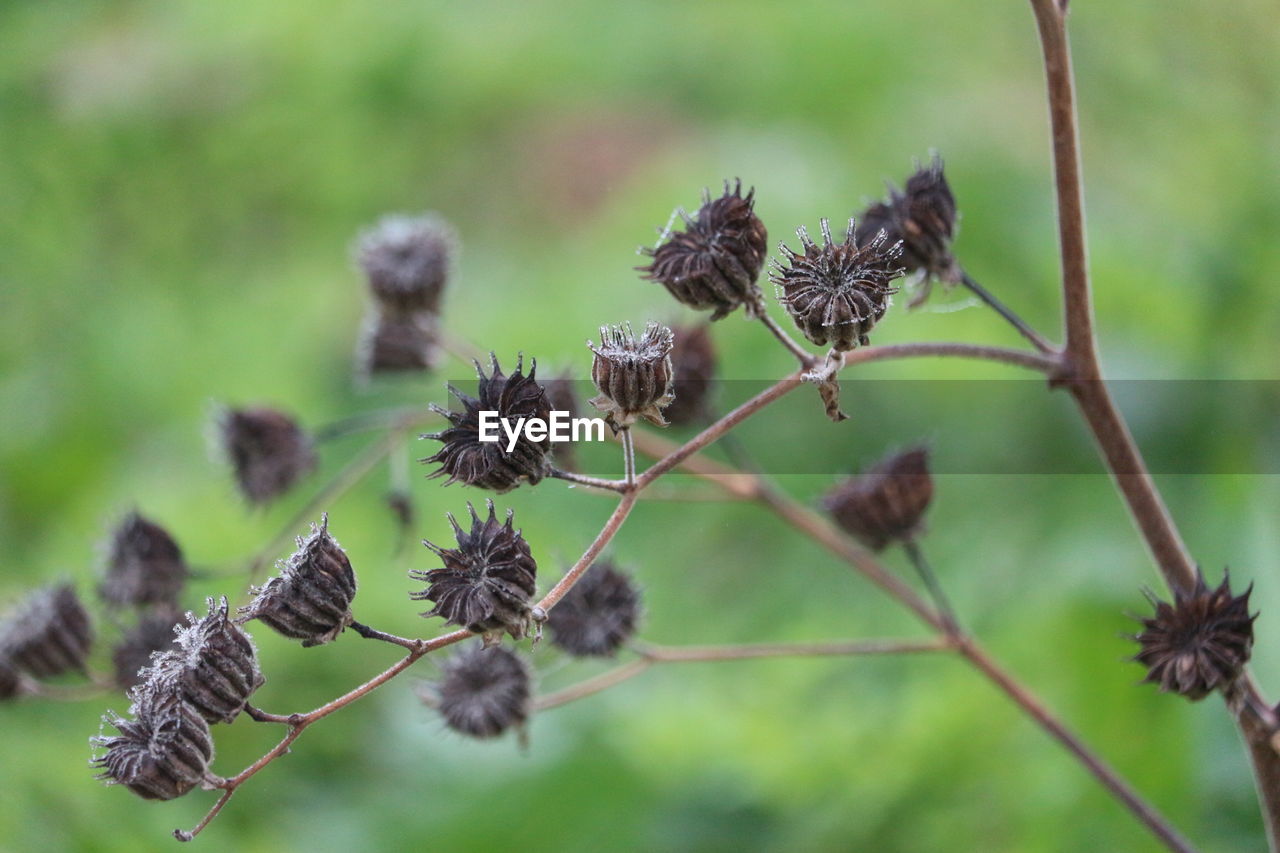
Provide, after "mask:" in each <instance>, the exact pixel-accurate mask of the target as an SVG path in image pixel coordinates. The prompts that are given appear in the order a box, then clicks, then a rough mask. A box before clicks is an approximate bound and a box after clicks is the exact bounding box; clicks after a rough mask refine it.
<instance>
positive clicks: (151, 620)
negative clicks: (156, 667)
mask: <svg viewBox="0 0 1280 853" xmlns="http://www.w3.org/2000/svg"><path fill="white" fill-rule="evenodd" d="M179 621H180V618H179V616H178V614H177V613H176V612H174V611H159V612H156V613H150V614H147V615H145V616H143V617H142V618H141V619H139V620H138V624H137V625H135V626H133V627H132V628H131V629H129V631H127V632H126V633H125V635H124V637H122V638H121V640H120V642H119V643H118V644H117V645H116V647H115V648H114V649H112V651H111V663H112V667H113V670H114V672H115V681H116V684H117V685H118V686H120V687H122V688H125V689H128V688H130V687H134V686H136V685H138V684H140V683H142V680H143V679H142V676H141V674H140V673H141V670H143V669H144V668H146V667H148V666H150V665H151V662H152V661H151V659H152V657H153V656H154V655H156V654H158V653H160V652H167V651H169V650H171V649H173V648H175V646H176V645H177V640H178V638H177V637H176V636H175V629H176V628H177V627H178V623H179Z"/></svg>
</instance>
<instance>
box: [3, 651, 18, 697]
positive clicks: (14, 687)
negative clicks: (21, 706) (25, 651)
mask: <svg viewBox="0 0 1280 853" xmlns="http://www.w3.org/2000/svg"><path fill="white" fill-rule="evenodd" d="M21 692H22V678H21V677H20V676H19V675H18V671H17V670H16V669H14V668H13V665H12V664H11V663H9V661H8V660H6V659H5V658H3V657H0V702H5V701H7V700H9V699H15V698H17V696H18V694H19V693H21Z"/></svg>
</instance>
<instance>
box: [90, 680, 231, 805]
mask: <svg viewBox="0 0 1280 853" xmlns="http://www.w3.org/2000/svg"><path fill="white" fill-rule="evenodd" d="M131 713H132V714H133V715H134V719H132V720H127V719H124V718H122V717H119V716H117V715H115V714H108V715H107V716H106V717H104V718H103V722H104V723H110V724H111V725H113V726H114V727H115V728H116V730H117V731H118V732H119V734H118V735H114V736H110V737H107V736H104V735H98V736H97V737H94V738H90V741H89V742H90V744H91V745H92V746H93V747H94V748H95V750H101V751H102V752H101V754H98V755H95V757H94V759H93V766H94V767H96V768H98V769H99V770H100V771H101V773H99V774H98V778H99V779H101V780H102V781H104V782H106V783H107V784H108V785H124V786H125V787H126V788H128V789H129V790H130V791H132V792H133V793H135V794H137V795H138V796H139V797H142V798H143V799H147V800H172V799H175V798H176V797H180V796H182V795H183V794H185V793H187V792H188V791H190V790H192V789H193V788H195V787H196V786H197V785H199V784H201V783H202V782H204V781H206V779H207V776H208V767H209V762H210V761H211V760H212V759H213V738H212V737H211V736H210V734H209V724H208V723H207V722H205V720H204V718H203V717H201V716H200V714H199V713H197V711H196V710H195V709H194V708H192V707H191V706H190V705H189V704H188V703H187V702H186V701H184V700H183V699H182V697H181V696H180V695H178V693H177V692H175V691H148V692H145V693H142V694H141V695H139V696H138V697H137V700H136V701H135V704H134V706H133V708H132V709H131Z"/></svg>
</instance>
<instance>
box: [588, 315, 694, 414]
mask: <svg viewBox="0 0 1280 853" xmlns="http://www.w3.org/2000/svg"><path fill="white" fill-rule="evenodd" d="M674 345H675V336H674V335H673V334H672V332H671V330H670V329H668V328H667V327H666V326H660V325H658V324H657V323H652V322H651V323H649V324H648V325H646V326H645V329H644V334H643V335H641V336H640V337H639V338H637V337H636V336H635V333H634V332H632V331H631V324H630V323H628V324H626V325H625V326H601V327H600V345H599V346H596V345H595V344H593V343H591V341H587V346H588V347H590V348H591V351H592V352H593V353H595V359H594V360H593V361H592V364H591V381H592V382H594V383H595V386H596V390H597V391H599V392H600V393H599V395H597V396H595V397H592V398H591V399H590V400H589V401H588V402H590V403H591V405H593V406H595V407H596V408H597V409H599V410H600V411H601V412H603V413H604V416H605V420H606V421H608V422H609V425H610V426H611V427H613V429H614V430H615V431H617V430H619V429H622V428H624V427H629V426H631V425H632V424H633V423H635V422H636V421H637V420H639V419H640V418H644V419H645V420H647V421H649V422H650V423H652V424H654V425H655V426H666V425H667V422H666V420H665V419H664V418H663V417H662V409H663V408H665V407H666V406H668V405H669V404H670V403H671V401H672V399H674V394H673V393H672V390H671V380H672V378H673V375H672V374H673V369H672V366H671V349H672V347H673V346H674Z"/></svg>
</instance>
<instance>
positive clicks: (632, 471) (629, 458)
mask: <svg viewBox="0 0 1280 853" xmlns="http://www.w3.org/2000/svg"><path fill="white" fill-rule="evenodd" d="M618 437H619V438H620V439H621V440H622V471H623V475H622V477H623V479H622V482H623V483H625V489H627V490H628V491H629V490H631V489H634V488H635V487H636V448H635V445H633V444H632V443H631V427H623V428H622V430H621V431H620V432H619V433H618Z"/></svg>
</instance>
